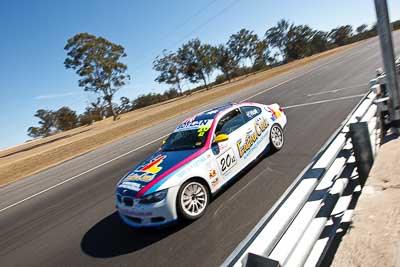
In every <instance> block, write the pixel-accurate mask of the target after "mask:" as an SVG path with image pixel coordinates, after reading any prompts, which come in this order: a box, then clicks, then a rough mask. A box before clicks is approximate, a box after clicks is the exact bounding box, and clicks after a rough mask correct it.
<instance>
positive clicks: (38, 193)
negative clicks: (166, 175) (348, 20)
mask: <svg viewBox="0 0 400 267" xmlns="http://www.w3.org/2000/svg"><path fill="white" fill-rule="evenodd" d="M346 56H347V55H342V56H341V57H337V58H335V59H332V60H330V61H328V62H326V63H324V64H322V65H320V66H318V67H315V68H312V69H309V70H308V71H306V72H304V73H302V74H299V75H297V76H294V77H292V78H290V79H287V80H285V81H283V82H281V83H279V84H276V85H274V86H272V87H269V88H267V89H264V90H262V91H260V92H258V93H256V94H254V95H252V96H250V97H247V98H245V99H243V100H242V101H240V102H244V101H247V100H249V99H251V98H253V97H256V96H258V95H260V94H263V93H265V92H268V91H270V90H272V89H274V88H276V87H279V86H281V85H283V84H285V83H288V82H290V81H293V80H295V79H297V78H299V77H302V76H304V75H306V74H308V73H310V72H313V71H315V70H318V69H321V68H323V67H325V66H326V65H329V64H331V63H332V62H335V61H337V60H338V59H341V58H343V57H346ZM353 97H355V96H353ZM337 100H340V99H337ZM326 102H329V101H326ZM322 103H324V102H322ZM308 104H310V103H307V104H305V105H308ZM311 104H312V103H311ZM315 104H318V103H315ZM301 105H304V104H300V105H299V106H301ZM291 107H294V106H291ZM291 107H286V108H291ZM168 135H169V134H166V135H163V136H161V137H159V138H157V139H155V140H153V141H151V142H149V143H146V144H144V145H141V146H140V147H137V148H135V149H133V150H131V151H128V152H126V153H124V154H122V155H119V156H117V157H115V158H113V159H110V160H108V161H106V162H103V163H101V164H100V165H97V166H95V167H93V168H91V169H89V170H87V171H84V172H82V173H80V174H77V175H75V176H73V177H71V178H68V179H66V180H64V181H62V182H59V183H57V184H55V185H53V186H50V187H49V188H46V189H44V190H42V191H40V192H37V193H35V194H33V195H31V196H29V197H26V198H24V199H22V200H20V201H17V202H15V203H13V204H11V205H9V206H7V207H5V208H2V209H0V212H2V211H5V210H7V209H9V208H12V207H14V206H16V205H19V204H21V203H22V202H25V201H27V200H29V199H31V198H34V197H36V196H38V195H41V194H43V193H45V192H47V191H50V190H51V189H53V188H56V187H58V186H60V185H63V184H65V183H66V182H69V181H72V180H74V179H76V178H78V177H80V176H82V175H84V174H86V173H89V172H91V171H94V170H96V169H98V168H100V167H102V166H104V165H106V164H108V163H110V162H113V161H115V160H117V159H120V158H122V157H124V156H126V155H128V154H130V153H132V152H135V151H137V150H139V149H141V148H143V147H145V146H148V145H150V144H152V143H154V142H157V141H158V140H161V139H162V138H164V137H166V136H168Z"/></svg>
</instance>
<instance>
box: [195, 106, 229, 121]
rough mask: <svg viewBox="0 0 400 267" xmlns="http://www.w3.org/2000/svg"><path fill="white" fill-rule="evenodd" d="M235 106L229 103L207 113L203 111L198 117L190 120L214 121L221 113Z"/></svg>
mask: <svg viewBox="0 0 400 267" xmlns="http://www.w3.org/2000/svg"><path fill="white" fill-rule="evenodd" d="M233 105H235V103H228V104H225V105H222V106H219V107H215V108H212V109H209V110H206V111H203V112H201V113H199V114H197V115H195V116H194V117H192V118H190V119H192V120H193V119H194V120H212V119H214V118H215V117H216V116H217V114H218V113H219V112H221V111H224V110H226V109H228V108H230V107H232V106H233Z"/></svg>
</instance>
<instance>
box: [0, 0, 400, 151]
mask: <svg viewBox="0 0 400 267" xmlns="http://www.w3.org/2000/svg"><path fill="white" fill-rule="evenodd" d="M388 4H389V8H390V17H391V19H392V20H396V19H400V1H398V0H389V1H388ZM281 18H286V19H289V20H291V21H293V22H295V23H296V24H308V25H310V26H312V27H314V28H318V29H321V30H330V29H332V28H334V27H336V26H339V25H344V24H351V25H353V26H358V25H360V24H362V23H366V24H372V23H373V22H374V21H375V20H376V18H375V9H374V6H373V1H372V0H350V1H349V0H335V1H315V0H303V1H296V0H281V1H273V0H202V1H200V0H196V1H188V0H169V1H162V0H158V1H155V0H147V1H146V0H141V1H139V0H136V1H132V0H114V1H110V0H109V1H105V0H90V1H89V0H85V1H76V0H70V1H55V0H53V1H50V0H47V1H46V0H36V1H30V0H26V1H21V0H2V1H1V3H0V25H1V27H0V34H1V35H0V36H1V42H0V48H1V49H0V97H1V100H2V101H1V111H2V112H1V114H2V116H1V117H0V125H1V131H0V149H1V148H5V147H9V146H13V145H16V144H19V143H23V142H24V141H26V140H28V139H29V137H28V136H27V135H26V130H27V128H28V127H29V126H34V125H36V124H37V119H36V118H35V117H34V116H33V115H34V113H35V111H36V110H37V109H39V108H46V109H58V108H59V107H61V106H63V105H67V106H70V107H71V108H73V109H75V110H77V111H78V112H81V111H83V109H84V107H85V106H86V104H87V103H88V102H90V101H92V100H94V99H95V97H94V95H93V94H89V93H84V92H83V90H82V89H81V88H79V87H78V85H77V79H78V77H77V75H76V74H75V73H74V72H73V71H71V70H66V69H65V68H64V65H63V61H64V59H65V56H66V53H65V51H64V49H63V48H64V46H65V44H66V41H67V39H68V38H70V37H72V36H73V35H75V34H76V33H80V32H89V33H92V34H95V35H101V36H103V37H105V38H107V39H109V40H110V41H112V42H115V43H118V44H121V45H123V46H124V47H125V49H126V52H127V54H128V57H127V58H126V60H125V63H126V64H127V65H128V72H129V74H130V75H131V77H132V79H131V81H130V83H129V84H128V85H126V86H125V87H124V88H122V89H121V90H120V93H119V94H118V98H119V97H120V96H122V95H124V96H128V97H129V98H135V97H136V96H137V95H139V94H143V93H148V92H162V91H163V90H164V89H166V87H165V86H163V85H159V84H157V83H156V82H154V78H155V77H156V73H155V72H154V71H153V70H152V61H153V59H154V58H155V57H156V56H157V55H159V54H160V53H161V51H162V49H164V48H165V49H169V50H175V49H176V48H178V47H179V46H180V45H181V44H182V43H183V42H185V41H187V40H189V39H192V38H195V37H199V38H200V39H201V40H202V41H203V42H208V43H211V44H218V43H225V42H226V41H227V39H228V38H229V36H230V35H231V34H232V33H235V32H237V31H238V30H240V29H241V28H248V29H251V30H254V31H255V32H256V33H258V34H259V35H263V33H264V32H265V31H266V29H268V28H269V27H271V26H273V25H275V23H276V22H277V21H278V20H279V19H281Z"/></svg>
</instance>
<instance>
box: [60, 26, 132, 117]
mask: <svg viewBox="0 0 400 267" xmlns="http://www.w3.org/2000/svg"><path fill="white" fill-rule="evenodd" d="M64 49H65V50H66V51H68V53H67V58H66V59H65V61H64V65H65V67H66V68H67V69H69V68H71V69H73V70H76V73H77V74H78V75H79V76H80V77H81V79H80V80H79V86H80V87H83V88H84V90H85V91H92V92H95V93H98V92H100V93H102V95H103V99H104V100H105V101H106V102H107V103H108V108H109V110H110V113H111V114H112V115H113V117H114V120H115V119H116V118H117V113H116V111H115V109H114V107H113V104H112V100H113V96H114V94H115V93H116V92H117V91H118V90H119V89H120V88H121V87H122V86H123V85H125V83H126V81H127V80H129V79H130V77H129V75H127V74H125V72H126V70H127V66H126V65H125V64H124V63H122V62H121V61H120V60H121V58H124V57H126V53H125V49H124V47H122V46H121V45H117V44H114V43H112V42H110V41H108V40H107V39H105V38H103V37H96V36H94V35H91V34H89V33H79V34H76V35H75V36H74V37H72V38H70V39H68V41H67V45H66V46H65V47H64Z"/></svg>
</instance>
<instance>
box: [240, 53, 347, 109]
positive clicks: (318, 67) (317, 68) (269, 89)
mask: <svg viewBox="0 0 400 267" xmlns="http://www.w3.org/2000/svg"><path fill="white" fill-rule="evenodd" d="M346 56H347V55H342V56H341V57H337V58H335V59H332V60H329V61H328V62H325V63H324V64H322V65H319V66H317V67H315V68H311V69H309V70H308V71H306V72H304V73H301V74H299V75H296V76H294V77H292V78H290V79H287V80H285V81H283V82H281V83H278V84H276V85H274V86H272V87H268V88H266V89H264V90H262V91H260V92H258V93H256V94H254V95H251V96H249V97H246V98H245V99H243V100H242V101H240V102H245V101H247V100H249V99H251V98H254V97H256V96H258V95H261V94H263V93H266V92H268V91H271V90H272V89H274V88H276V87H279V86H281V85H283V84H285V83H288V82H290V81H293V80H295V79H297V78H300V77H302V76H305V75H306V74H308V73H310V72H313V71H316V70H319V69H322V68H324V67H325V66H327V65H329V64H331V63H333V62H335V61H337V60H338V59H342V58H343V57H346Z"/></svg>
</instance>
